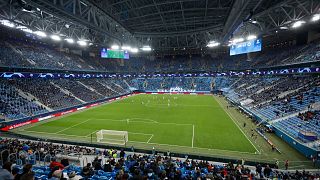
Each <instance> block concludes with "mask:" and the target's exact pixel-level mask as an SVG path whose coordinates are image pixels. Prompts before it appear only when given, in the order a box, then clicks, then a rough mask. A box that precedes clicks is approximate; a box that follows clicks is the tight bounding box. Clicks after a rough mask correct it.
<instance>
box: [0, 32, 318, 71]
mask: <svg viewBox="0 0 320 180" xmlns="http://www.w3.org/2000/svg"><path fill="white" fill-rule="evenodd" d="M0 28H1V30H2V32H3V33H2V35H1V36H0V39H1V42H0V53H1V54H2V55H1V57H0V66H3V67H28V68H42V69H59V70H81V71H108V72H134V73H136V72H139V73H140V72H181V71H184V72H193V71H207V72H208V71H214V72H216V71H228V70H240V69H242V70H245V69H255V68H262V67H270V66H279V65H287V64H295V63H304V62H315V61H319V60H320V47H319V44H318V41H315V42H313V43H310V44H308V45H302V46H301V45H300V46H297V45H293V44H291V45H289V44H284V45H283V46H282V47H278V46H277V47H274V48H266V49H265V50H264V51H262V52H258V53H254V54H253V55H250V56H247V55H246V54H244V55H237V56H230V55H229V53H227V52H224V53H217V54H215V55H200V54H199V55H195V54H193V55H167V56H161V57H154V56H143V57H142V56H139V55H133V56H131V58H130V60H106V59H101V58H100V54H99V52H97V50H95V52H93V54H95V56H89V55H86V56H80V55H79V54H81V53H78V54H74V53H72V51H70V50H67V49H64V48H61V47H54V46H52V45H53V44H46V43H45V42H42V41H37V40H35V39H32V38H29V37H25V36H24V35H19V33H17V35H15V32H13V31H12V29H10V30H8V29H6V28H4V27H0ZM91 54H92V53H91Z"/></svg>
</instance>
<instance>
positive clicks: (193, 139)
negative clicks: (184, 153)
mask: <svg viewBox="0 0 320 180" xmlns="http://www.w3.org/2000/svg"><path fill="white" fill-rule="evenodd" d="M193 140H194V125H192V148H193Z"/></svg>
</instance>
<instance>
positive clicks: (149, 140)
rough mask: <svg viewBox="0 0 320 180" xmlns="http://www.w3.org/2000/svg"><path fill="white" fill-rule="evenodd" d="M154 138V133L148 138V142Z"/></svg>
mask: <svg viewBox="0 0 320 180" xmlns="http://www.w3.org/2000/svg"><path fill="white" fill-rule="evenodd" d="M152 138H153V134H152V135H151V137H150V138H149V139H148V141H147V143H149V142H150V141H151V139H152Z"/></svg>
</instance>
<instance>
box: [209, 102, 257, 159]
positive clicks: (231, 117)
mask: <svg viewBox="0 0 320 180" xmlns="http://www.w3.org/2000/svg"><path fill="white" fill-rule="evenodd" d="M213 97H214V99H215V100H216V101H217V102H218V104H219V105H220V106H221V108H222V109H223V110H224V108H223V105H222V104H221V103H220V101H219V100H217V99H216V97H215V96H213ZM224 112H226V113H227V114H228V116H229V117H230V119H231V120H232V121H233V123H234V124H235V125H236V126H237V127H238V128H239V129H240V131H241V132H242V134H243V135H244V136H245V137H246V138H247V139H248V141H249V142H250V143H251V145H252V146H253V147H254V148H255V149H256V151H257V152H258V153H259V154H261V152H260V151H259V150H258V149H257V148H256V146H255V145H254V144H253V143H252V142H251V140H250V139H249V138H248V137H247V135H246V134H245V133H244V132H243V131H242V129H241V128H240V126H239V124H238V123H237V122H236V121H235V120H234V119H233V116H232V115H231V114H230V113H229V112H228V111H225V110H224Z"/></svg>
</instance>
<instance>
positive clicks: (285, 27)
mask: <svg viewBox="0 0 320 180" xmlns="http://www.w3.org/2000/svg"><path fill="white" fill-rule="evenodd" d="M280 29H283V30H285V29H289V28H288V27H287V26H281V27H280Z"/></svg>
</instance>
